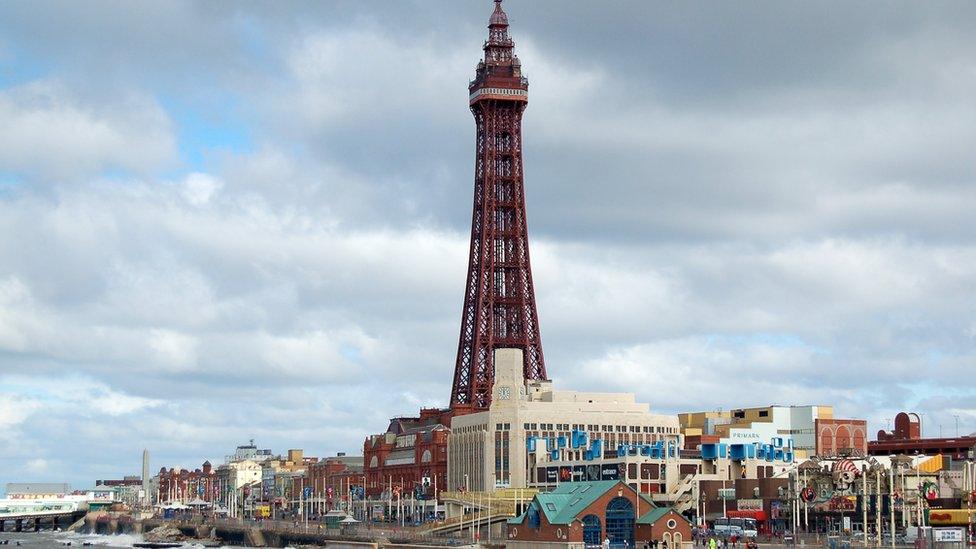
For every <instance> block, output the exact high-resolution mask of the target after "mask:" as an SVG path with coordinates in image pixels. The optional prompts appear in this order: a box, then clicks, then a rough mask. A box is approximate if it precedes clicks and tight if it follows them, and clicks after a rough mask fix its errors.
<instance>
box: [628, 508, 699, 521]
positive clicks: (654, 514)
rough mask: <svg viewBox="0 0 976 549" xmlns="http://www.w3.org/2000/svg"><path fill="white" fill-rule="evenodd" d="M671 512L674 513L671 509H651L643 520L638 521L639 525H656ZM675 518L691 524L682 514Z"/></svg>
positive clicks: (677, 514)
mask: <svg viewBox="0 0 976 549" xmlns="http://www.w3.org/2000/svg"><path fill="white" fill-rule="evenodd" d="M671 511H673V509H672V508H671V507H655V508H654V509H651V510H650V511H648V512H647V513H644V515H643V516H642V517H641V518H639V519H637V524H654V523H655V522H657V521H659V520H661V518H663V517H664V516H666V515H667V514H668V513H670V512H671ZM675 516H676V517H678V518H680V519H681V520H683V521H685V522H688V523H690V521H689V520H688V519H687V518H685V517H684V516H683V515H681V514H680V513H675Z"/></svg>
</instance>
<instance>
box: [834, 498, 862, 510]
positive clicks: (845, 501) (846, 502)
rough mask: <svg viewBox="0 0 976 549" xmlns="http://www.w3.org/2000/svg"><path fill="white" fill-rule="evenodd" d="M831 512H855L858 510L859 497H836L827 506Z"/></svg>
mask: <svg viewBox="0 0 976 549" xmlns="http://www.w3.org/2000/svg"><path fill="white" fill-rule="evenodd" d="M827 509H828V510H830V511H854V510H855V509H857V497H855V496H834V497H833V498H831V499H830V502H828V504H827Z"/></svg>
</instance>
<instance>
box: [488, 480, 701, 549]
mask: <svg viewBox="0 0 976 549" xmlns="http://www.w3.org/2000/svg"><path fill="white" fill-rule="evenodd" d="M655 539H656V540H658V541H659V542H662V544H659V547H663V548H665V549H676V548H680V547H691V546H692V537H691V523H690V522H689V521H688V520H687V519H686V518H685V517H683V516H681V515H680V514H679V513H677V512H675V511H674V510H673V509H671V508H670V507H658V506H656V505H655V504H654V503H653V502H652V501H651V499H650V498H649V497H648V496H646V495H643V494H638V493H637V492H636V491H635V490H634V489H633V488H631V487H630V486H628V485H626V484H624V483H623V482H620V481H615V480H603V481H592V482H567V483H563V484H560V485H559V486H557V487H556V489H555V490H553V491H552V492H547V493H540V494H537V495H536V496H535V497H534V498H533V499H532V502H531V503H530V504H529V505H528V506H527V507H526V509H525V511H524V512H523V513H522V514H521V515H520V516H518V517H515V518H512V519H509V521H508V542H507V546H508V547H511V548H514V549H537V548H538V549H542V548H551V547H557V546H558V547H566V548H572V549H583V548H584V547H586V546H593V545H600V544H602V543H604V541H607V540H608V541H609V542H610V544H611V546H614V547H624V546H627V547H637V548H638V549H639V548H641V547H643V544H644V542H646V541H650V540H655Z"/></svg>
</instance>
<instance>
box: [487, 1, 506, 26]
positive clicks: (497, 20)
mask: <svg viewBox="0 0 976 549" xmlns="http://www.w3.org/2000/svg"><path fill="white" fill-rule="evenodd" d="M488 24H489V25H508V15H506V14H505V10H503V9H502V0H495V11H493V12H491V19H489V20H488Z"/></svg>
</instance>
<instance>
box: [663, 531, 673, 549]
mask: <svg viewBox="0 0 976 549" xmlns="http://www.w3.org/2000/svg"><path fill="white" fill-rule="evenodd" d="M661 545H663V546H664V549H671V532H665V533H664V535H663V536H661Z"/></svg>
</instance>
